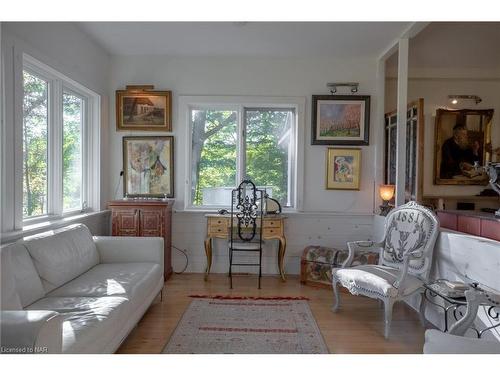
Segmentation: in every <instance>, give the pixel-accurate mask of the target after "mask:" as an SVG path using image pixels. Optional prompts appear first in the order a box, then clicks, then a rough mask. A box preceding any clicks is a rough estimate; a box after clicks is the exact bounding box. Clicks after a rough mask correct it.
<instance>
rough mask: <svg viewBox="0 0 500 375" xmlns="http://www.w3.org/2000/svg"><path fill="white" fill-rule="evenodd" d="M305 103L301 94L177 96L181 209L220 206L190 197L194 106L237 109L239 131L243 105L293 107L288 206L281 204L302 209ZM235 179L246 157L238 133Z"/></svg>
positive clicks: (202, 208)
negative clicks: (181, 130)
mask: <svg viewBox="0 0 500 375" xmlns="http://www.w3.org/2000/svg"><path fill="white" fill-rule="evenodd" d="M305 103H306V99H305V98H304V97H267V96H180V97H179V123H180V125H181V128H182V127H184V128H185V129H186V133H185V139H186V143H185V145H186V147H185V150H186V154H185V161H186V163H185V179H184V181H185V186H184V210H186V211H213V210H217V209H219V208H227V206H226V207H223V206H220V207H219V206H213V205H210V206H207V205H205V206H203V205H201V206H195V205H193V203H192V201H191V183H192V179H191V147H192V134H193V129H192V121H191V118H190V114H191V111H192V110H193V109H224V110H233V111H237V113H238V120H237V127H238V134H242V133H243V126H244V115H245V113H244V112H245V109H255V108H258V109H266V108H269V109H276V108H280V109H285V108H289V109H293V110H294V124H293V126H292V132H293V135H294V145H293V155H292V157H291V159H292V163H293V171H294V173H293V175H292V177H291V179H292V183H291V185H292V195H293V197H292V199H291V207H287V208H284V211H286V212H296V211H301V210H302V201H303V198H302V196H303V185H304V183H303V176H304V172H303V164H304V126H305ZM238 142H239V144H238V147H237V153H238V154H237V161H236V163H237V167H236V180H237V181H241V178H242V176H241V173H242V171H243V170H244V163H245V160H244V159H245V157H244V155H241V151H242V150H244V149H245V148H244V146H243V145H242V143H243V137H240V136H239V137H238Z"/></svg>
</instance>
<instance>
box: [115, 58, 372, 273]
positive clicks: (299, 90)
mask: <svg viewBox="0 0 500 375" xmlns="http://www.w3.org/2000/svg"><path fill="white" fill-rule="evenodd" d="M110 76H111V86H110V92H109V96H110V98H112V99H111V101H110V103H111V106H110V108H114V91H115V90H118V89H123V88H125V86H126V85H131V84H153V85H155V88H156V89H169V90H172V92H173V129H174V131H173V134H174V135H175V169H176V170H175V180H176V181H175V196H176V204H175V208H176V209H177V210H182V209H183V207H184V202H183V197H184V186H185V185H184V178H183V177H184V175H185V171H184V168H185V162H184V161H185V155H186V141H185V135H186V129H184V128H182V127H181V125H180V124H179V123H178V118H179V114H178V106H177V103H178V97H179V96H180V95H221V96H226V95H259V96H281V97H283V96H285V97H287V96H288V97H290V96H294V97H305V98H306V99H307V101H306V113H305V124H306V127H305V142H304V143H305V144H304V147H305V152H304V155H305V160H304V197H303V210H304V212H305V213H308V214H309V215H305V214H290V215H289V219H288V222H287V230H286V235H287V239H288V244H289V246H288V251H287V259H286V263H287V268H288V272H290V273H298V272H299V256H300V253H301V251H302V249H303V248H304V247H305V246H306V245H310V244H314V243H323V244H325V245H330V246H332V245H337V246H345V241H347V240H349V239H363V238H368V237H370V236H371V216H372V212H373V207H374V199H373V188H374V155H375V152H374V150H375V147H374V146H373V143H372V144H371V145H370V146H368V147H362V149H363V154H362V171H361V173H362V174H361V189H360V191H331V190H326V189H325V188H324V186H325V180H324V179H325V153H326V147H325V146H311V145H310V142H311V138H310V137H311V134H310V133H311V130H310V126H311V120H310V118H311V112H310V110H311V108H310V106H311V95H313V94H328V90H327V88H326V83H327V82H335V81H355V82H359V83H360V92H359V94H360V95H362V94H366V95H371V98H372V103H371V109H372V110H371V118H372V121H371V124H372V126H371V129H370V130H371V134H370V139H371V140H373V139H374V138H375V137H374V131H375V130H374V126H373V124H374V117H375V108H376V105H377V99H378V98H377V96H376V92H375V85H376V60H375V59H366V60H363V59H356V60H338V59H335V60H334V59H326V58H323V59H320V58H317V59H291V58H288V59H279V58H274V59H269V58H268V59H264V58H215V57H213V58H212V57H204V58H198V57H189V58H171V57H161V56H140V57H122V56H116V57H113V59H112V69H111V73H110ZM110 124H111V131H110V142H109V152H110V169H109V172H110V173H109V176H110V178H111V182H110V183H109V198H112V195H113V193H114V189H115V186H116V183H117V181H118V176H119V172H120V170H122V144H121V139H122V137H123V136H126V135H148V134H149V135H153V134H155V133H145V132H144V133H143V132H141V133H137V132H116V131H115V130H114V128H115V113H114V111H113V110H111V111H110ZM156 134H159V133H156ZM121 194H122V189H121V187H120V190H119V193H118V197H121ZM314 212H323V213H325V214H324V215H320V216H317V218H316V219H315V218H314V217H316V216H314V215H311V213H314ZM344 215H348V216H344ZM313 216H314V217H313ZM353 225H355V226H357V228H353V227H352V226H353ZM205 234H206V224H205V219H204V217H203V215H202V214H200V213H188V212H178V213H175V214H174V220H173V244H174V245H176V246H179V247H182V248H187V249H188V252H189V255H190V265H191V267H190V268H189V270H190V271H196V272H199V271H202V270H203V269H204V266H205V255H204V250H203V239H204V236H205ZM270 246H275V244H273V245H270ZM215 252H216V254H220V259H219V260H218V259H217V258H216V259H214V269H215V270H218V271H220V272H226V271H227V267H226V264H227V263H223V262H225V261H226V258H227V256H226V254H227V250H226V249H224V246H223V245H222V243H220V244H219V247H218V248H217V249H216V250H215ZM265 255H267V256H268V258H266V259H265V260H264V264H267V265H268V266H267V271H268V272H267V273H274V271H275V268H274V266H273V264H274V263H273V262H274V261H275V251H274V250H273V249H269V250H267V251H266V252H265ZM183 262H184V259H183V257H182V256H179V255H178V253H177V252H175V251H174V268H176V269H178V268H180V266H181V265H182V264H183ZM176 264H178V265H179V266H178V267H176Z"/></svg>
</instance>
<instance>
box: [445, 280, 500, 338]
mask: <svg viewBox="0 0 500 375" xmlns="http://www.w3.org/2000/svg"><path fill="white" fill-rule="evenodd" d="M465 299H466V300H467V311H466V312H465V315H464V316H463V318H462V319H460V320H459V321H457V322H455V323H454V324H453V325H452V326H451V328H450V334H452V335H457V336H463V335H465V332H467V330H468V329H469V327H470V326H471V325H472V324H473V323H474V320H475V319H476V315H477V310H478V309H479V306H480V305H481V304H482V303H484V304H489V305H490V306H495V305H496V306H500V295H498V294H496V293H493V292H490V291H485V290H481V289H469V290H467V291H466V292H465Z"/></svg>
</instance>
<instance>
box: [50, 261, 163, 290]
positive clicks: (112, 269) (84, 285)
mask: <svg viewBox="0 0 500 375" xmlns="http://www.w3.org/2000/svg"><path fill="white" fill-rule="evenodd" d="M162 277H163V275H162V272H161V269H160V266H159V265H158V264H156V263H109V264H108V263H101V264H98V265H97V266H95V267H93V268H91V269H90V270H88V271H87V272H85V273H84V274H83V275H81V276H79V277H77V278H76V279H74V280H72V281H70V282H69V283H67V284H65V285H63V286H62V287H60V288H57V289H56V290H53V291H52V292H51V293H49V294H48V296H50V297H105V296H127V297H130V298H133V297H134V296H136V295H138V294H140V295H148V294H149V293H151V291H152V290H153V289H154V288H155V286H156V284H157V283H158V280H160V279H161V278H162Z"/></svg>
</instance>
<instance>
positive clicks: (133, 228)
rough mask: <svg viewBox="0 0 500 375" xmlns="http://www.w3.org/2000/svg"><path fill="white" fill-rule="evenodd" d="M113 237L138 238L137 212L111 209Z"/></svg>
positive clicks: (125, 209) (133, 209)
mask: <svg viewBox="0 0 500 375" xmlns="http://www.w3.org/2000/svg"><path fill="white" fill-rule="evenodd" d="M112 230H113V236H139V210H138V209H136V208H113V219H112Z"/></svg>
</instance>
